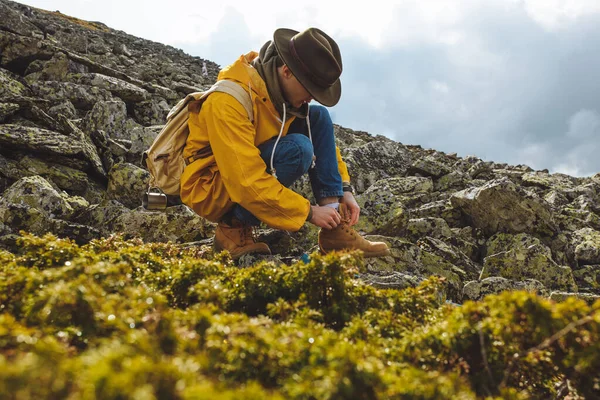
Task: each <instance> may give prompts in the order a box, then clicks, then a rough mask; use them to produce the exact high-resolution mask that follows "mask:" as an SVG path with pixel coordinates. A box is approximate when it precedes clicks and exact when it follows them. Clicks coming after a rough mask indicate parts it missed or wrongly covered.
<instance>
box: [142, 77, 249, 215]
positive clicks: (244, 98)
mask: <svg viewBox="0 0 600 400" xmlns="http://www.w3.org/2000/svg"><path fill="white" fill-rule="evenodd" d="M213 92H224V93H227V94H230V95H231V96H233V97H235V99H236V100H237V101H239V102H240V103H241V104H242V105H243V106H244V108H245V109H246V112H247V113H248V119H249V120H250V121H251V122H254V114H253V111H252V98H251V96H250V93H248V92H246V91H245V90H244V88H242V86H240V85H239V84H237V83H235V82H233V81H229V80H220V81H217V82H216V83H215V84H214V85H212V86H211V87H210V89H208V90H207V91H205V92H195V93H190V94H188V95H187V96H186V97H185V98H184V99H182V100H181V101H179V103H177V105H175V107H173V108H172V109H171V111H170V112H169V114H168V115H167V123H166V125H165V126H164V127H163V128H162V130H161V131H160V133H159V134H158V136H157V137H156V139H154V142H153V143H152V145H151V146H150V148H149V149H148V150H146V151H145V152H144V154H143V156H142V165H144V164H145V165H146V166H147V168H148V171H150V182H149V184H148V190H147V191H146V194H145V195H144V199H143V202H142V204H143V206H144V207H145V208H147V209H150V210H161V209H162V210H164V209H165V208H166V207H167V203H169V205H171V204H181V200H179V189H180V184H179V181H180V179H181V174H182V173H183V169H184V168H185V166H186V160H185V159H184V158H183V149H184V147H185V143H186V140H187V137H188V135H189V133H190V131H189V128H188V120H189V114H190V111H189V110H188V106H190V105H191V104H190V103H192V104H193V105H194V111H195V112H196V111H200V107H201V106H202V103H204V101H205V100H206V98H207V97H208V96H209V95H210V94H211V93H213Z"/></svg>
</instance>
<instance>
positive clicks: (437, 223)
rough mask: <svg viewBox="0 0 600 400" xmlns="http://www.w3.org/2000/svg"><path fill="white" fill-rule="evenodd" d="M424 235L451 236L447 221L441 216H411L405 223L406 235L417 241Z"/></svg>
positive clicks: (435, 236)
mask: <svg viewBox="0 0 600 400" xmlns="http://www.w3.org/2000/svg"><path fill="white" fill-rule="evenodd" d="M425 236H430V237H434V238H438V239H440V238H450V237H452V236H453V234H452V231H451V230H450V227H449V226H448V223H447V222H446V221H445V220H444V219H442V218H434V217H426V218H412V219H410V220H408V223H407V225H406V237H408V238H409V239H411V240H412V241H417V240H419V239H421V238H423V237H425Z"/></svg>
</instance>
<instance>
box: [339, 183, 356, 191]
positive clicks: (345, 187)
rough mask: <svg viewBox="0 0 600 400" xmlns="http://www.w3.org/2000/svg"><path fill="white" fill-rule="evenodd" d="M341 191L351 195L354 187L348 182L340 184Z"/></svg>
mask: <svg viewBox="0 0 600 400" xmlns="http://www.w3.org/2000/svg"><path fill="white" fill-rule="evenodd" d="M342 191H343V192H344V193H345V192H350V193H352V194H354V187H353V186H352V185H351V184H350V182H342Z"/></svg>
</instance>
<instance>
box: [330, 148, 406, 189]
mask: <svg viewBox="0 0 600 400" xmlns="http://www.w3.org/2000/svg"><path fill="white" fill-rule="evenodd" d="M342 156H343V158H344V161H345V162H346V165H347V166H348V169H349V171H351V174H350V179H351V183H352V185H353V186H354V187H355V188H356V191H357V193H362V192H364V191H366V190H367V189H368V188H369V187H370V186H371V185H373V184H375V182H377V181H378V180H380V179H383V178H389V177H394V176H402V175H404V174H405V173H406V171H407V169H408V166H409V165H410V162H411V160H410V152H409V151H408V150H407V149H406V147H405V146H403V145H402V144H400V143H396V142H394V141H392V140H389V139H386V140H383V139H380V140H376V141H372V142H369V143H366V144H364V145H361V146H358V147H350V148H347V149H346V150H344V151H343V152H342Z"/></svg>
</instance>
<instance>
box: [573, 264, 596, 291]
mask: <svg viewBox="0 0 600 400" xmlns="http://www.w3.org/2000/svg"><path fill="white" fill-rule="evenodd" d="M573 277H574V278H575V283H576V284H577V286H578V287H579V289H580V290H582V291H583V290H584V289H585V291H592V290H593V291H595V292H600V265H584V266H583V267H581V268H579V269H576V270H574V271H573Z"/></svg>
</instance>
